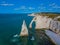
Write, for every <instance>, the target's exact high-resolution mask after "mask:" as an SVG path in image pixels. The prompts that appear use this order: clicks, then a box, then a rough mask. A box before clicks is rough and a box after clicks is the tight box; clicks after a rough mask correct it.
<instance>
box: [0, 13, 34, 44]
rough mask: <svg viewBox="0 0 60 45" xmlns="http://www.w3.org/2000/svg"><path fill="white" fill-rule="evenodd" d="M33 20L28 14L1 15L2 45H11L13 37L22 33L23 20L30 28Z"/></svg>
mask: <svg viewBox="0 0 60 45" xmlns="http://www.w3.org/2000/svg"><path fill="white" fill-rule="evenodd" d="M32 18H33V17H30V16H28V14H0V45H10V39H11V37H12V36H13V35H15V34H19V33H20V31H21V25H22V22H23V20H25V21H26V24H27V27H29V24H30V22H31V20H32Z"/></svg>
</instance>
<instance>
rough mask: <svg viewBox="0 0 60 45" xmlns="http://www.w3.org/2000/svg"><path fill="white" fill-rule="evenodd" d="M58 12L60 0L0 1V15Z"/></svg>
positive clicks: (59, 10)
mask: <svg viewBox="0 0 60 45" xmlns="http://www.w3.org/2000/svg"><path fill="white" fill-rule="evenodd" d="M35 12H59V13H60V0H0V13H35Z"/></svg>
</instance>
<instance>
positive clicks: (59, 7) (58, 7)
mask: <svg viewBox="0 0 60 45" xmlns="http://www.w3.org/2000/svg"><path fill="white" fill-rule="evenodd" d="M52 8H57V9H60V6H54V7H52Z"/></svg>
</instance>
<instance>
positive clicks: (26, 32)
mask: <svg viewBox="0 0 60 45" xmlns="http://www.w3.org/2000/svg"><path fill="white" fill-rule="evenodd" d="M20 36H28V29H27V26H26V23H25V20H23V24H22V29H21V33H20Z"/></svg>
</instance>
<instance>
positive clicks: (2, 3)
mask: <svg viewBox="0 0 60 45" xmlns="http://www.w3.org/2000/svg"><path fill="white" fill-rule="evenodd" d="M13 5H14V4H12V3H8V2H6V1H2V2H1V3H0V6H13Z"/></svg>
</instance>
